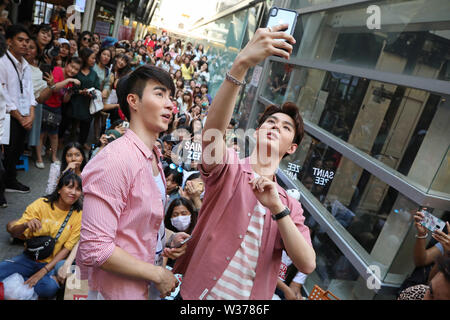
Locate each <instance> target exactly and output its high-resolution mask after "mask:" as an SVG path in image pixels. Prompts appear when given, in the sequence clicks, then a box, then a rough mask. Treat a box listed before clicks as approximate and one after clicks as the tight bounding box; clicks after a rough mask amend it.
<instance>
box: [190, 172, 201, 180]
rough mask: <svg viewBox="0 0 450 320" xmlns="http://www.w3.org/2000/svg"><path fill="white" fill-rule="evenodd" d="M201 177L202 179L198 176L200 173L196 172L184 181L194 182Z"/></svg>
mask: <svg viewBox="0 0 450 320" xmlns="http://www.w3.org/2000/svg"><path fill="white" fill-rule="evenodd" d="M201 177H202V176H201V175H200V172H196V173H193V174H191V175H190V176H189V177H188V178H187V179H186V182H188V181H191V180H194V179H198V178H201Z"/></svg>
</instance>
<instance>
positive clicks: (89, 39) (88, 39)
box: [83, 37, 91, 41]
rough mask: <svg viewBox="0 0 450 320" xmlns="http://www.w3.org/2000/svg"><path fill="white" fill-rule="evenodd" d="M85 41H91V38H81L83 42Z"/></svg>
mask: <svg viewBox="0 0 450 320" xmlns="http://www.w3.org/2000/svg"><path fill="white" fill-rule="evenodd" d="M86 40H87V41H91V38H87V37H84V38H83V41H86Z"/></svg>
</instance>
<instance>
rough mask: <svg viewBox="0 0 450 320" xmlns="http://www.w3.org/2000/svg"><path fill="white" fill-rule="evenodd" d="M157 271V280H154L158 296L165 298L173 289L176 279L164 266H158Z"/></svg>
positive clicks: (175, 285) (176, 282)
mask: <svg viewBox="0 0 450 320" xmlns="http://www.w3.org/2000/svg"><path fill="white" fill-rule="evenodd" d="M158 271H159V274H158V281H156V282H155V286H156V288H157V289H158V291H159V292H160V293H161V294H160V298H165V297H167V296H170V294H171V293H172V292H173V291H175V288H176V287H177V284H178V280H177V278H175V276H174V275H173V273H172V272H170V271H169V270H168V269H166V268H163V267H158Z"/></svg>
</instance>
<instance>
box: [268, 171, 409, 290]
mask: <svg viewBox="0 0 450 320" xmlns="http://www.w3.org/2000/svg"><path fill="white" fill-rule="evenodd" d="M277 178H278V179H279V180H281V181H282V182H283V183H284V184H285V185H286V187H287V188H289V189H297V190H299V191H300V193H301V199H302V201H301V203H302V206H303V207H304V208H305V209H306V210H308V212H309V213H310V214H311V216H312V217H313V218H314V220H315V221H316V222H317V223H318V224H319V225H320V226H321V227H322V228H323V229H324V230H325V232H326V233H327V235H328V236H329V237H330V239H331V240H332V241H333V243H334V244H336V246H337V247H338V248H339V250H341V252H342V254H343V255H344V256H345V257H346V258H347V259H348V260H349V261H350V263H351V264H352V266H353V267H354V268H355V269H356V271H358V273H359V275H360V276H361V277H362V278H363V279H364V280H366V281H367V280H368V279H369V278H371V281H375V283H376V284H377V285H378V287H379V289H373V291H374V293H375V294H394V293H395V292H396V290H397V289H398V287H399V286H400V285H401V283H402V281H403V279H402V278H399V277H397V275H395V274H391V273H388V272H386V273H385V274H384V276H383V275H382V278H379V277H377V275H376V274H372V273H369V272H368V270H369V264H368V263H367V262H366V261H369V260H372V261H373V259H372V258H371V256H370V255H369V254H368V253H367V252H365V250H364V249H363V248H362V247H361V246H360V245H359V244H356V246H358V247H359V248H356V249H355V248H353V247H352V246H351V245H350V243H349V242H348V241H347V239H345V237H344V236H342V230H338V229H339V228H343V227H342V226H341V225H339V223H338V222H337V221H336V224H333V223H332V221H330V220H328V219H326V218H325V215H326V214H327V213H328V214H329V212H328V211H327V209H326V208H325V207H324V206H323V205H322V204H321V203H320V202H319V201H318V200H317V199H316V198H315V197H314V196H313V195H311V194H310V192H309V191H308V190H307V189H306V188H305V187H304V186H303V185H300V186H297V185H296V184H295V183H294V182H292V180H291V179H290V178H289V177H288V176H287V175H286V174H285V173H284V172H283V171H282V170H278V172H277ZM364 259H366V261H365V260H364ZM375 263H376V262H375V261H374V264H375ZM386 279H396V280H397V283H392V282H386ZM394 281H395V280H394Z"/></svg>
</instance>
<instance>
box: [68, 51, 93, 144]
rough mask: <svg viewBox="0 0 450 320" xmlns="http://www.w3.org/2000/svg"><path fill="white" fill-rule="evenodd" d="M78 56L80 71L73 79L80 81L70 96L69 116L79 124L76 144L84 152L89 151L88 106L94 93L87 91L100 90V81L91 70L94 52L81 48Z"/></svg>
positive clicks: (89, 117)
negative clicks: (83, 149) (81, 147)
mask: <svg viewBox="0 0 450 320" xmlns="http://www.w3.org/2000/svg"><path fill="white" fill-rule="evenodd" d="M79 54H80V58H81V63H82V64H81V70H80V72H79V73H78V74H77V76H76V77H75V78H76V79H77V80H78V81H80V86H79V87H78V88H77V89H75V92H74V95H73V96H72V99H71V105H72V106H71V107H72V108H71V110H70V111H71V112H70V116H71V117H72V118H73V119H75V121H76V122H78V123H79V128H80V135H79V137H78V142H79V143H80V144H81V145H82V146H84V148H85V149H86V150H90V147H89V146H88V145H86V142H87V138H88V134H89V129H90V127H91V121H92V115H91V113H90V111H89V106H90V104H91V100H92V99H94V98H95V96H94V94H95V93H94V91H88V90H89V89H92V88H94V89H97V90H100V79H99V77H98V75H97V73H96V72H95V71H94V69H93V67H94V65H95V63H96V55H95V52H94V51H92V50H91V49H89V48H83V49H81V51H80V53H79Z"/></svg>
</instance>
